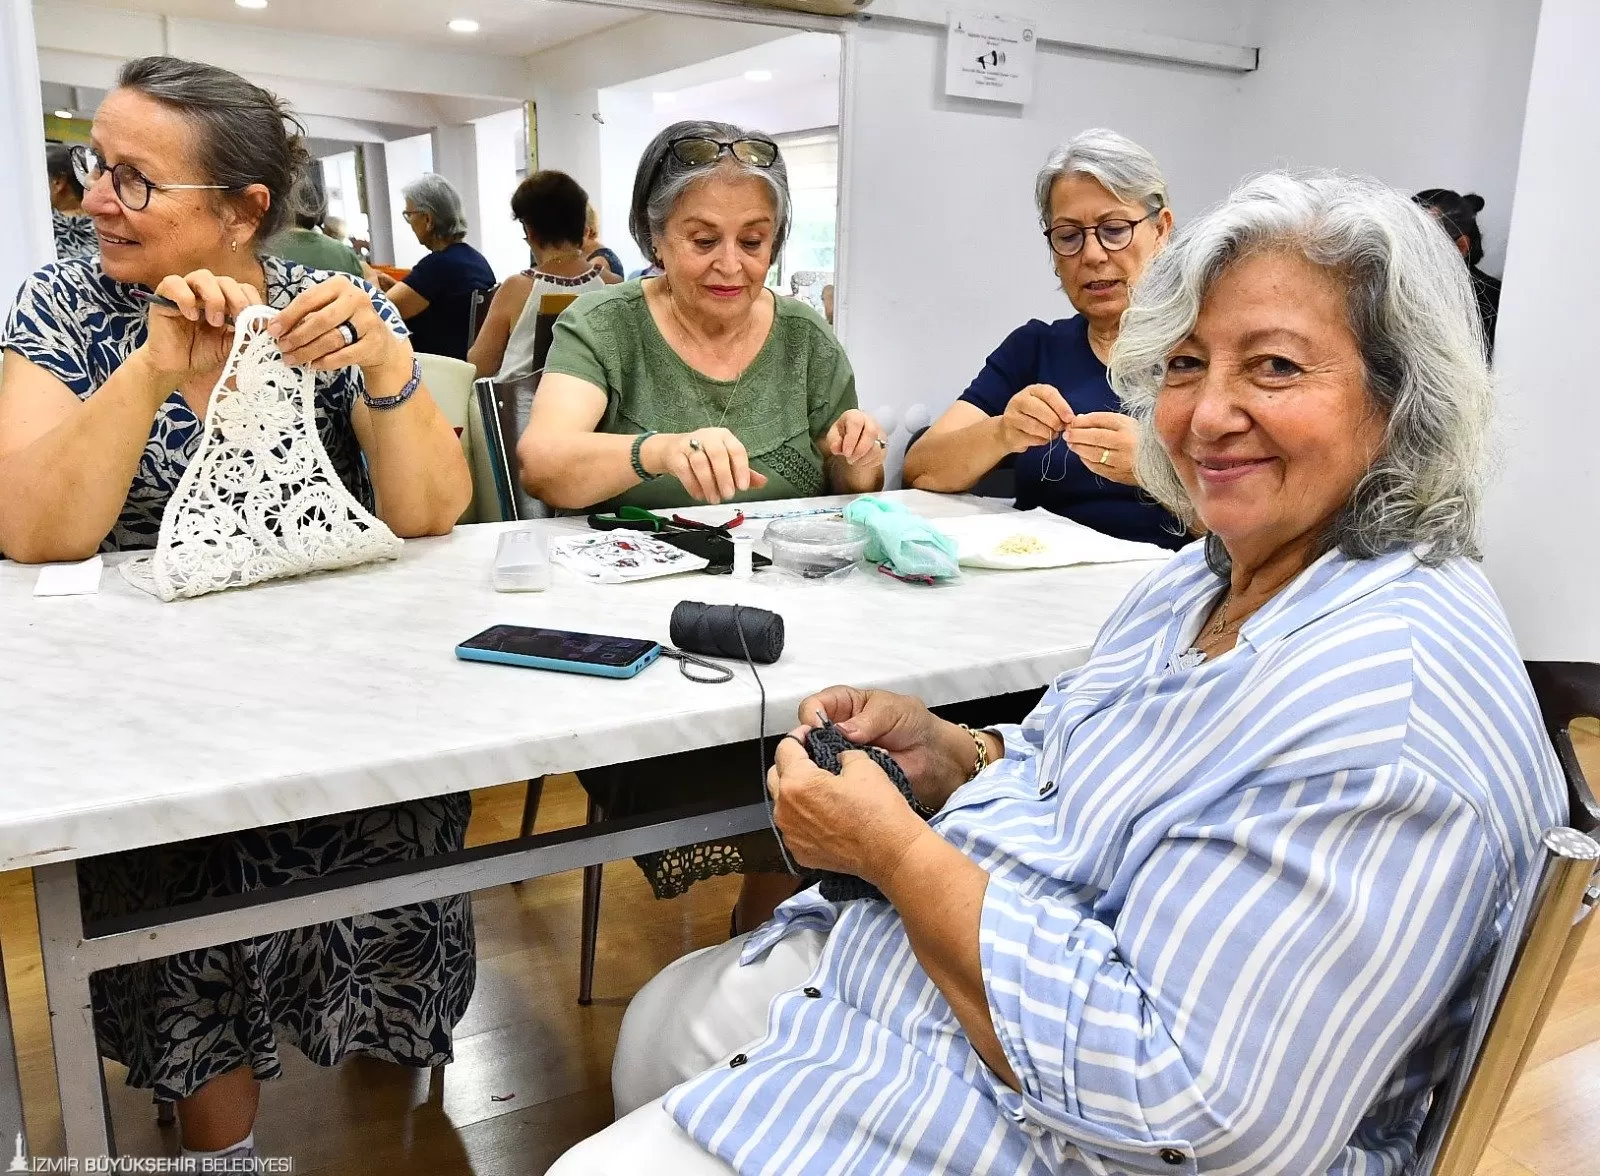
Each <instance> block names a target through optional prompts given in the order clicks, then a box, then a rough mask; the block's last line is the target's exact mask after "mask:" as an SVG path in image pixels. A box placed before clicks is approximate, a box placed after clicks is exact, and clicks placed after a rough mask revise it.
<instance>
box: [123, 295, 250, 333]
mask: <svg viewBox="0 0 1600 1176" xmlns="http://www.w3.org/2000/svg"><path fill="white" fill-rule="evenodd" d="M131 293H132V294H133V296H134V297H135V298H137V299H139V301H141V302H150V303H153V304H155V305H156V306H164V307H166V308H167V309H168V310H175V311H177V312H178V313H179V314H182V313H183V307H181V306H179V305H178V304H177V303H176V302H174V301H173V300H172V299H170V298H166V297H163V296H162V295H160V294H152V293H150V291H148V290H141V289H139V287H137V286H135V287H133V289H132V291H131ZM222 321H223V322H224V323H225V324H227V325H228V326H230V327H231V326H233V316H232V315H231V314H230V315H224V316H223V319H222Z"/></svg>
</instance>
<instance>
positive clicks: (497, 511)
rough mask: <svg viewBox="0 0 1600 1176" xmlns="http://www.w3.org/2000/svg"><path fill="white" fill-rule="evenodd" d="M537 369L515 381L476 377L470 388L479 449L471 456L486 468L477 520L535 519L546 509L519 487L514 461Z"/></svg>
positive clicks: (530, 405)
mask: <svg viewBox="0 0 1600 1176" xmlns="http://www.w3.org/2000/svg"><path fill="white" fill-rule="evenodd" d="M541 374H542V373H541V372H534V373H533V375H531V376H528V377H526V378H525V379H520V380H503V381H502V380H493V379H483V380H479V381H478V382H477V384H475V385H474V387H473V404H474V409H475V411H474V421H475V423H478V424H479V425H480V428H479V435H480V436H481V438H482V441H481V453H478V454H475V455H474V457H473V461H474V462H475V463H478V464H480V465H481V467H482V468H483V469H484V471H485V472H486V475H487V476H486V483H487V486H486V489H487V488H488V487H492V490H493V494H492V498H491V497H490V496H489V495H488V494H485V495H484V497H483V501H482V509H481V510H480V513H479V515H478V521H479V522H491V521H493V522H513V521H516V520H519V519H538V518H544V517H546V516H548V515H549V513H550V512H549V510H548V509H547V508H546V507H545V505H544V504H543V503H542V502H540V501H539V500H538V499H537V498H533V497H531V496H530V495H529V494H528V492H527V491H525V490H524V489H523V488H522V467H521V465H520V463H519V462H518V461H517V439H518V438H520V437H521V436H522V432H523V430H524V429H526V428H527V427H528V414H529V413H530V412H531V411H532V409H533V396H534V393H535V392H537V391H538V388H539V377H540V375H541Z"/></svg>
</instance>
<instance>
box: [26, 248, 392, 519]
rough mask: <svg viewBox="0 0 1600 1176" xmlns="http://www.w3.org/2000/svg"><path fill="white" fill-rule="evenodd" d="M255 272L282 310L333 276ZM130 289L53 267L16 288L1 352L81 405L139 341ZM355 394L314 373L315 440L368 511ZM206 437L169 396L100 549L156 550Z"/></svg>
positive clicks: (93, 268) (140, 308)
mask: <svg viewBox="0 0 1600 1176" xmlns="http://www.w3.org/2000/svg"><path fill="white" fill-rule="evenodd" d="M261 265H262V269H263V270H264V271H265V273H266V286H267V288H266V290H265V292H264V293H265V295H266V299H267V302H268V303H269V304H270V305H272V306H275V307H279V308H282V307H285V306H287V305H289V303H290V301H291V300H293V299H294V298H295V296H296V295H298V294H300V293H302V292H303V291H305V290H308V289H310V288H311V287H312V286H315V285H317V284H318V283H319V282H323V281H326V280H327V279H328V278H331V277H333V276H335V275H333V274H329V273H325V272H323V271H321V270H313V269H309V268H307V267H306V266H303V265H300V264H298V263H297V262H292V261H285V260H283V259H282V258H277V257H263V258H262V259H261ZM352 280H353V281H355V282H356V284H357V285H359V286H361V287H362V289H364V290H366V291H367V293H368V294H370V295H371V297H372V304H373V306H374V307H375V308H376V309H377V311H378V314H379V316H380V317H381V318H382V319H383V320H384V321H385V322H386V323H388V324H389V326H390V328H391V329H392V330H393V331H394V332H395V334H397V335H401V336H404V335H406V334H408V332H407V330H406V327H405V324H404V323H403V322H402V321H401V318H400V313H399V311H397V310H396V309H395V308H394V305H393V303H391V302H390V301H389V300H388V298H386V297H385V296H384V295H383V294H382V293H380V292H379V291H378V289H377V287H375V286H372V285H371V284H369V283H367V282H363V281H361V280H360V279H352ZM131 289H132V287H131V286H128V285H126V284H125V283H122V282H117V281H113V280H112V279H111V278H108V277H107V276H106V275H105V273H104V272H102V271H101V269H100V259H99V257H98V256H95V257H81V258H71V259H68V260H65V261H57V262H52V263H51V264H49V265H46V266H45V267H44V268H43V269H41V270H39V271H38V272H37V273H35V274H34V275H33V276H31V277H30V278H28V280H27V281H26V282H24V283H23V284H22V289H21V290H20V291H18V293H17V300H16V302H15V303H14V304H13V305H12V307H11V313H10V315H9V316H7V319H6V324H5V327H4V329H3V330H0V349H4V350H6V351H14V352H16V353H17V354H18V355H20V356H23V357H24V358H26V359H28V360H31V361H32V362H33V363H35V364H37V365H38V366H39V367H41V368H43V369H44V370H45V371H47V372H49V373H50V374H51V375H53V376H55V377H56V378H57V379H58V380H60V381H61V382H62V383H63V384H65V385H66V386H67V387H68V388H70V389H71V390H72V391H73V393H74V394H75V395H76V396H78V398H79V399H81V400H87V399H88V398H89V397H91V396H93V395H94V394H95V391H96V390H97V389H98V388H99V387H100V385H102V384H103V383H105V382H106V380H107V379H109V378H110V376H111V373H112V372H114V371H116V370H117V368H118V367H120V366H121V365H122V362H123V361H124V360H126V359H127V358H128V356H130V355H131V354H132V353H133V352H134V350H135V349H136V348H138V347H139V345H140V344H141V343H143V342H144V338H145V316H146V313H147V311H146V308H145V306H144V304H143V303H140V302H138V301H136V300H135V299H134V298H133V296H132V295H131V294H130V293H129V291H130V290H131ZM361 387H362V375H361V370H360V369H359V368H347V369H345V370H343V371H337V372H317V373H316V413H317V432H318V434H319V435H320V436H321V438H322V444H323V446H324V447H325V448H326V449H327V451H328V457H329V458H330V459H332V461H333V468H334V469H335V470H337V471H338V474H339V477H340V479H342V480H343V482H344V484H345V486H346V487H348V488H349V490H350V492H351V493H352V494H353V495H355V497H356V498H357V500H359V501H360V502H361V503H362V504H364V505H365V506H366V507H367V508H368V509H369V510H370V509H372V505H373V498H372V483H371V481H370V480H369V479H368V477H367V470H366V464H365V463H364V461H363V460H362V454H361V445H360V443H359V442H358V441H357V440H356V434H355V429H354V427H353V426H352V425H351V423H350V410H351V408H352V407H353V406H354V405H355V402H356V398H357V396H358V395H359V394H360V391H361ZM203 435H204V427H203V425H202V422H201V420H200V419H199V418H198V417H197V416H195V414H194V411H193V410H192V409H191V408H190V407H189V405H188V402H187V401H185V400H184V398H183V394H182V393H181V392H178V391H174V392H173V393H172V395H171V396H169V397H167V400H166V403H164V404H163V405H162V406H161V407H160V409H159V410H157V412H156V416H155V420H154V422H153V423H152V424H151V426H150V439H149V440H148V441H147V442H145V447H144V455H143V456H142V457H141V458H140V460H139V469H138V472H137V473H135V474H134V476H133V484H132V485H131V486H129V487H128V498H127V501H126V502H125V503H124V504H123V507H122V514H121V515H120V516H119V517H118V518H117V522H116V525H115V526H113V527H112V529H111V533H110V534H109V535H107V536H106V537H105V539H104V541H102V542H101V544H100V550H102V551H129V550H135V549H139V548H148V547H154V546H155V544H156V540H157V538H158V537H159V536H160V533H161V514H162V512H163V511H164V510H165V509H166V506H167V500H168V499H169V498H170V497H171V496H172V492H173V491H174V490H176V489H177V487H178V479H179V478H181V477H183V471H184V470H186V469H187V468H188V466H189V463H190V462H191V461H192V460H194V456H195V454H196V453H197V452H199V449H200V440H201V437H202V436H203Z"/></svg>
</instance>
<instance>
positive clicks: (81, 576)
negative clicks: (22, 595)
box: [33, 555, 104, 596]
mask: <svg viewBox="0 0 1600 1176" xmlns="http://www.w3.org/2000/svg"><path fill="white" fill-rule="evenodd" d="M103 565H104V561H103V560H102V559H101V558H100V557H99V556H98V555H91V556H90V557H89V558H88V559H86V560H84V561H83V562H82V563H68V564H45V565H44V567H42V568H40V569H39V578H38V579H37V580H35V581H34V584H33V594H34V595H35V596H90V595H93V594H94V593H96V592H99V591H100V571H101V568H102V567H103Z"/></svg>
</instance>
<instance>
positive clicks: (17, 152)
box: [0, 0, 55, 314]
mask: <svg viewBox="0 0 1600 1176" xmlns="http://www.w3.org/2000/svg"><path fill="white" fill-rule="evenodd" d="M40 119H41V115H40V110H39V70H38V66H37V64H36V62H35V58H34V39H33V10H32V9H31V8H30V7H29V5H28V0H0V159H6V160H8V161H10V163H9V166H7V167H5V168H0V314H5V313H6V312H7V311H9V310H10V307H11V300H12V298H13V297H14V296H15V294H16V292H17V287H19V286H20V285H22V281H23V279H24V278H26V277H27V276H28V275H29V274H30V273H32V272H33V271H34V270H36V269H38V268H39V266H41V265H43V264H44V263H45V262H46V261H49V260H51V259H52V258H53V257H54V256H55V252H54V248H53V245H52V241H51V236H50V200H49V181H48V180H47V179H46V178H45V169H44V145H43V139H44V126H43V124H42V123H41V121H40Z"/></svg>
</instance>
